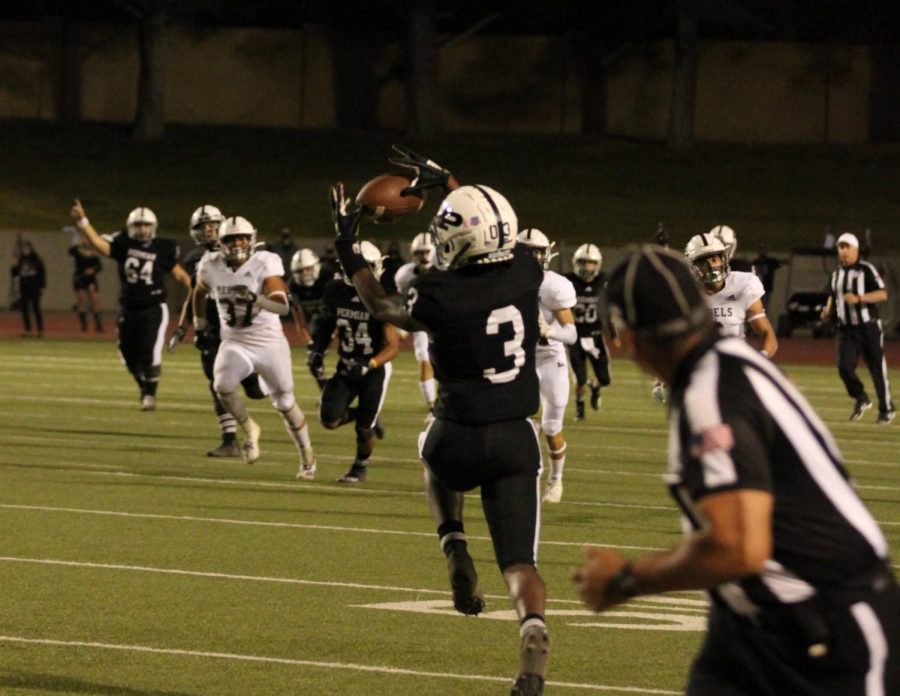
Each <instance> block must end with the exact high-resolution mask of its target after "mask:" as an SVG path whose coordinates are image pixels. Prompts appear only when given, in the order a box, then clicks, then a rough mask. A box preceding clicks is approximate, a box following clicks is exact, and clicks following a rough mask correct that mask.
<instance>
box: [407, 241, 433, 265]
mask: <svg viewBox="0 0 900 696" xmlns="http://www.w3.org/2000/svg"><path fill="white" fill-rule="evenodd" d="M409 253H410V254H412V257H413V261H415V262H416V265H417V266H420V267H422V268H428V267H430V266H431V265H433V264H434V242H432V241H431V235H430V234H428V233H427V232H420V233H419V234H417V235H416V236H415V237H413V240H412V244H410V245H409Z"/></svg>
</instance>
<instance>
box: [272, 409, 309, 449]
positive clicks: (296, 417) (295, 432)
mask: <svg viewBox="0 0 900 696" xmlns="http://www.w3.org/2000/svg"><path fill="white" fill-rule="evenodd" d="M279 413H280V414H281V417H282V419H283V420H284V425H285V427H286V428H287V431H288V433H290V436H291V439H293V441H294V444H295V445H297V449H306V448H307V447H309V444H310V443H309V426H308V425H307V424H306V419H305V418H304V417H303V411H301V410H300V407H299V406H298V405H297V402H294V405H293V406H291V407H290V408H289V409H288V410H287V411H279Z"/></svg>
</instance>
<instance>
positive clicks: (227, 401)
mask: <svg viewBox="0 0 900 696" xmlns="http://www.w3.org/2000/svg"><path fill="white" fill-rule="evenodd" d="M217 396H218V397H219V401H221V402H222V405H223V406H224V407H225V408H227V409H228V412H229V413H230V414H231V415H232V416H234V418H235V420H236V421H237V422H238V423H240V425H241V427H242V428H243V427H244V424H245V423H246V422H247V420H248V419H249V418H250V414H249V413H247V406H246V405H245V404H244V398H243V397H242V396H241V395H240V394H239V393H238V392H231V393H230V394H226V393H225V392H217Z"/></svg>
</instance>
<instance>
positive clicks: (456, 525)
mask: <svg viewBox="0 0 900 696" xmlns="http://www.w3.org/2000/svg"><path fill="white" fill-rule="evenodd" d="M437 533H438V537H439V538H440V540H441V549H442V550H443V551H444V554H445V555H447V556H449V555H450V552H451V551H453V550H454V547H455V546H456V545H457V544H462V545H463V546H467V545H468V542H467V541H466V532H465V530H464V529H463V523H462V522H460V521H459V520H447V521H446V522H442V523H441V524H440V525H439V526H438V528H437Z"/></svg>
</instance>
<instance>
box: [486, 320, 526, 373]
mask: <svg viewBox="0 0 900 696" xmlns="http://www.w3.org/2000/svg"><path fill="white" fill-rule="evenodd" d="M502 324H512V327H513V337H512V338H511V339H509V340H508V341H504V342H503V354H504V355H505V356H507V357H512V359H513V366H512V367H511V368H510V369H508V370H503V371H502V372H497V368H496V367H489V368H487V369H486V370H485V371H484V377H485V379H487V380H490V382H491V383H493V384H506V383H507V382H512V381H513V380H514V379H515V378H516V375H517V374H519V369H520V368H521V367H522V365H524V364H525V349H524V348H522V341H524V340H525V322H524V321H523V319H522V313H521V312H520V311H519V310H518V309H516V308H515V306H514V305H506V306H505V307H499V308H498V309H495V310H494V311H492V312H491V313H490V314H489V315H488V319H487V326H486V327H485V332H486V333H487V335H488V336H496V335H497V334H499V333H500V326H501V325H502Z"/></svg>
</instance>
